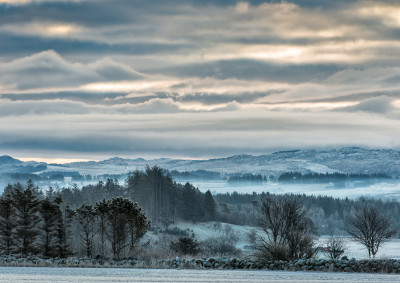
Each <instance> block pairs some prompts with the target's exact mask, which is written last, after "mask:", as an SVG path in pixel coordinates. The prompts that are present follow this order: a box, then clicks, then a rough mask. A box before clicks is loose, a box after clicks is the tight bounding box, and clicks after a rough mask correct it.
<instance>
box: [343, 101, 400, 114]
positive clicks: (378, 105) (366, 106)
mask: <svg viewBox="0 0 400 283" xmlns="http://www.w3.org/2000/svg"><path fill="white" fill-rule="evenodd" d="M394 101H395V100H394V99H393V98H392V97H388V96H378V97H372V98H369V99H366V100H363V101H361V102H360V103H358V104H357V105H355V106H351V107H346V108H343V109H339V110H341V111H348V112H356V111H363V112H371V113H377V114H383V115H387V114H392V113H393V112H399V109H396V108H395V107H394V105H393V102H394ZM399 113H400V112H399Z"/></svg>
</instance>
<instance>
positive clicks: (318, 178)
mask: <svg viewBox="0 0 400 283" xmlns="http://www.w3.org/2000/svg"><path fill="white" fill-rule="evenodd" d="M377 179H380V180H382V179H392V177H390V176H388V175H386V174H383V173H374V174H344V173H339V172H334V173H313V172H310V173H305V174H302V173H301V172H285V173H282V174H281V175H280V176H279V177H278V182H282V183H285V182H286V183H330V182H338V181H357V180H377Z"/></svg>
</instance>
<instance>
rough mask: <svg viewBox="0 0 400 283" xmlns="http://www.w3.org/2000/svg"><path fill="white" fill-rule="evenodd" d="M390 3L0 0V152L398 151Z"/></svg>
mask: <svg viewBox="0 0 400 283" xmlns="http://www.w3.org/2000/svg"><path fill="white" fill-rule="evenodd" d="M399 39H400V1H394V0H393V1H391V0H380V1H352V0H336V1H331V0H293V1H276V0H275V1H262V0H253V1H247V2H244V1H243V2H241V1H227V0H215V1H212V0H203V1H197V0H185V1H183V0H170V1H154V0H130V1H128V0H113V1H108V0H58V1H57V0H0V155H3V154H7V155H12V156H14V157H18V158H23V159H29V158H32V159H41V160H58V161H60V162H62V161H68V160H70V161H71V160H87V159H95V160H100V159H104V158H108V157H112V156H121V157H145V158H156V157H175V158H212V157H221V156H229V155H234V154H242V153H246V154H263V153H267V152H271V151H274V150H285V149H301V148H326V147H342V146H362V147H371V148H399V147H400V131H399V129H400V92H399V90H400V52H399V50H400V40H399Z"/></svg>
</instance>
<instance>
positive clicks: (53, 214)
mask: <svg viewBox="0 0 400 283" xmlns="http://www.w3.org/2000/svg"><path fill="white" fill-rule="evenodd" d="M59 209H60V208H59V206H58V205H57V204H55V203H53V202H52V201H50V199H49V198H45V199H44V200H42V201H41V204H40V210H39V211H40V215H41V218H42V223H43V224H42V227H41V228H42V231H43V233H42V238H43V239H42V246H43V248H42V250H43V255H44V256H51V257H53V256H55V248H54V244H55V241H56V236H57V234H56V228H57V220H58V212H59Z"/></svg>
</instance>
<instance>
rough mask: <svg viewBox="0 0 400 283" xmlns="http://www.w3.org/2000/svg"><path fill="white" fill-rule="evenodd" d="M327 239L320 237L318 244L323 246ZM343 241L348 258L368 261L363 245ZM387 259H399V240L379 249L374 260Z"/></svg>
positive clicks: (351, 241) (348, 239) (348, 240)
mask: <svg viewBox="0 0 400 283" xmlns="http://www.w3.org/2000/svg"><path fill="white" fill-rule="evenodd" d="M328 238H329V236H326V235H324V236H321V237H320V238H319V239H318V242H319V243H320V244H321V245H323V244H324V242H325V241H326V240H327V239H328ZM344 240H345V242H346V244H347V246H348V252H346V253H345V255H346V256H347V257H348V258H353V257H354V258H355V259H368V252H367V250H366V249H365V247H364V246H363V245H361V244H360V243H358V242H356V241H354V240H353V239H351V238H348V237H346V238H344ZM321 257H323V255H321ZM389 258H391V259H400V239H391V240H389V241H388V242H386V243H384V244H383V245H382V246H381V247H380V248H379V251H378V253H377V255H376V259H389Z"/></svg>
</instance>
